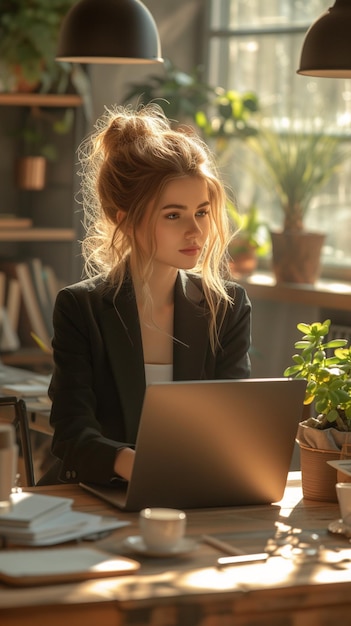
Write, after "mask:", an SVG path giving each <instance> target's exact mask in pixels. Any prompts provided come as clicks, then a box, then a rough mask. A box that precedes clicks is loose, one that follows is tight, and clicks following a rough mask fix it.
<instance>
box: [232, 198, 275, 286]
mask: <svg viewBox="0 0 351 626" xmlns="http://www.w3.org/2000/svg"><path fill="white" fill-rule="evenodd" d="M227 211H228V215H229V217H230V219H231V221H232V223H233V225H234V227H235V228H236V232H235V234H234V236H233V238H232V241H231V242H230V244H229V247H228V252H229V257H230V260H229V268H230V272H231V274H232V275H233V276H234V277H239V278H240V277H242V276H249V275H250V274H252V272H253V271H254V270H255V269H256V267H257V262H258V257H260V256H265V255H267V254H268V252H269V250H270V241H269V231H268V227H267V225H266V224H265V223H264V222H262V221H261V220H260V218H259V213H258V209H257V207H256V206H255V205H252V206H250V208H249V209H248V211H246V212H245V213H239V211H238V210H237V209H236V207H235V205H234V203H233V202H231V201H229V200H228V201H227Z"/></svg>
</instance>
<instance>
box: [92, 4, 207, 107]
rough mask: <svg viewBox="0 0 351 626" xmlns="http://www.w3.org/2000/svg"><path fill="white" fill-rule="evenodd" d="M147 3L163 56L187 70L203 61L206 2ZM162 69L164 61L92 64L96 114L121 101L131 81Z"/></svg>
mask: <svg viewBox="0 0 351 626" xmlns="http://www.w3.org/2000/svg"><path fill="white" fill-rule="evenodd" d="M144 4H145V6H146V7H147V8H148V9H149V10H150V12H151V13H152V15H153V17H154V20H155V22H156V24H157V27H158V31H159V35H160V40H161V48H162V56H163V57H164V58H165V57H166V58H169V59H170V60H171V61H172V62H173V63H174V64H175V65H176V66H177V67H179V68H180V69H182V70H184V71H191V70H192V69H193V68H194V67H195V66H196V65H198V64H201V63H203V62H204V46H203V32H204V31H203V28H204V17H205V8H204V7H205V4H206V3H205V2H203V1H202V0H177V1H176V2H175V0H162V1H160V0H144ZM162 71H163V66H162V65H127V66H123V65H110V66H104V65H92V66H91V77H92V84H93V106H94V112H95V117H98V116H99V115H101V114H102V113H103V111H104V106H111V105H113V104H115V103H116V104H120V103H121V102H122V101H123V98H124V94H125V93H126V92H127V88H128V84H129V83H135V82H139V81H142V80H144V79H145V76H149V75H153V74H157V73H162Z"/></svg>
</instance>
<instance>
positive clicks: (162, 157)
mask: <svg viewBox="0 0 351 626" xmlns="http://www.w3.org/2000/svg"><path fill="white" fill-rule="evenodd" d="M78 157H79V161H80V165H81V169H80V175H81V177H82V178H81V194H82V203H83V208H84V226H85V230H86V235H85V238H84V240H83V242H82V252H83V257H84V260H85V271H86V274H87V276H90V277H92V276H95V275H97V274H102V275H103V276H104V277H105V278H106V279H108V280H109V282H110V283H112V284H113V285H114V286H115V287H116V293H118V290H119V289H120V287H121V285H122V282H123V280H124V277H125V274H126V271H127V263H128V257H129V255H130V252H131V250H132V249H133V254H134V255H135V257H136V261H137V266H138V270H139V272H140V276H141V277H142V280H143V284H144V285H145V290H146V292H147V283H148V278H149V277H150V275H151V272H152V261H153V254H154V253H155V249H156V248H155V241H154V225H155V221H156V217H157V215H156V213H154V214H152V215H151V218H150V233H149V237H150V249H151V250H152V251H153V253H152V254H151V257H150V256H149V257H147V258H145V254H143V251H142V250H141V249H140V247H138V245H137V243H136V235H135V234H136V231H137V229H138V227H139V225H140V223H141V221H142V219H143V218H144V215H145V209H146V207H147V206H148V205H149V203H153V206H156V204H157V199H158V198H159V196H160V194H161V193H162V190H163V189H164V188H165V186H166V185H167V183H169V182H170V181H171V180H174V179H177V178H180V177H184V176H196V177H200V178H202V179H203V180H205V182H206V184H207V188H208V193H209V200H210V205H211V213H210V215H211V220H210V232H209V237H208V240H207V243H206V246H205V248H204V250H203V253H202V255H201V257H200V259H199V261H198V263H197V265H196V267H195V268H194V269H193V270H192V273H193V274H195V275H199V276H201V278H202V283H203V289H204V294H205V298H206V300H207V303H208V307H209V310H210V338H211V346H212V349H213V350H214V349H215V346H216V345H218V333H219V328H220V325H221V322H222V320H223V316H224V313H225V310H226V307H227V306H228V304H229V303H230V302H231V298H230V296H229V294H228V292H227V290H226V286H225V280H224V278H225V272H226V271H227V246H228V242H229V240H230V238H231V232H230V224H229V220H228V215H227V211H226V194H225V190H224V186H223V184H222V183H221V181H220V178H219V176H218V174H217V172H216V167H215V163H214V160H213V158H212V155H211V152H210V150H209V148H208V146H207V144H205V143H204V142H203V141H202V140H201V139H200V138H199V137H198V136H197V135H195V134H191V133H190V130H189V129H184V130H181V129H179V130H173V129H172V128H171V126H170V122H169V120H168V119H167V118H166V117H165V115H164V113H163V111H162V109H161V108H160V107H159V106H158V105H155V104H152V105H151V104H149V105H146V106H142V107H140V108H139V109H138V110H136V111H135V110H132V109H131V108H130V107H127V108H124V107H113V108H111V109H106V111H105V114H104V115H102V116H101V117H100V118H99V119H98V121H97V123H96V125H95V131H94V132H93V133H92V134H91V135H90V136H89V137H87V138H86V139H85V140H84V141H83V143H82V144H81V145H80V147H79V149H78ZM119 210H121V211H123V215H125V218H124V219H123V222H122V223H123V226H122V224H121V223H120V221H119V220H118V218H117V212H118V211H119ZM220 311H221V313H220V314H219V312H220Z"/></svg>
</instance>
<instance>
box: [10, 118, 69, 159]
mask: <svg viewBox="0 0 351 626" xmlns="http://www.w3.org/2000/svg"><path fill="white" fill-rule="evenodd" d="M73 120H74V113H73V110H72V109H70V108H67V109H64V111H63V113H61V114H60V115H58V113H56V112H55V113H54V112H52V111H50V112H49V111H44V110H43V109H40V108H39V107H32V108H31V109H30V112H29V114H28V116H27V118H26V121H25V124H24V126H23V128H21V130H19V131H18V132H16V137H17V138H18V139H19V140H20V142H21V155H22V156H25V157H27V156H43V157H45V158H46V159H47V160H48V161H55V160H56V159H57V148H56V146H55V144H54V142H52V141H50V139H51V136H52V135H53V134H55V135H65V134H66V133H68V132H69V131H70V130H71V128H72V125H73Z"/></svg>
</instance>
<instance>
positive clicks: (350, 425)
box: [284, 319, 351, 431]
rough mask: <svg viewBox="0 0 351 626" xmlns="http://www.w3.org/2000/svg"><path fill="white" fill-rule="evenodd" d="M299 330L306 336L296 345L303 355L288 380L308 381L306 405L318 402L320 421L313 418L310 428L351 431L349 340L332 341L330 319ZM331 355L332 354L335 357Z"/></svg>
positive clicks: (298, 356)
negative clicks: (290, 378) (329, 334)
mask: <svg viewBox="0 0 351 626" xmlns="http://www.w3.org/2000/svg"><path fill="white" fill-rule="evenodd" d="M297 328H298V330H299V331H300V332H301V333H303V337H302V340H300V341H297V342H296V343H295V348H296V349H297V350H299V351H300V353H299V354H295V355H294V356H293V361H294V363H295V364H294V365H291V366H290V367H288V368H287V369H286V370H285V372H284V376H291V377H293V378H305V379H306V380H307V387H306V394H305V400H304V404H306V405H307V404H312V403H313V402H314V406H315V410H316V412H317V417H311V418H309V419H308V420H307V422H306V425H307V426H312V427H313V428H319V429H325V428H330V427H334V428H336V429H337V430H340V431H351V347H350V346H348V343H347V340H346V339H332V340H330V341H328V339H327V335H328V333H329V329H330V320H329V319H328V320H325V321H324V322H323V323H321V322H313V323H312V324H304V323H301V324H298V325H297ZM327 351H332V354H331V356H328V352H327Z"/></svg>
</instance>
